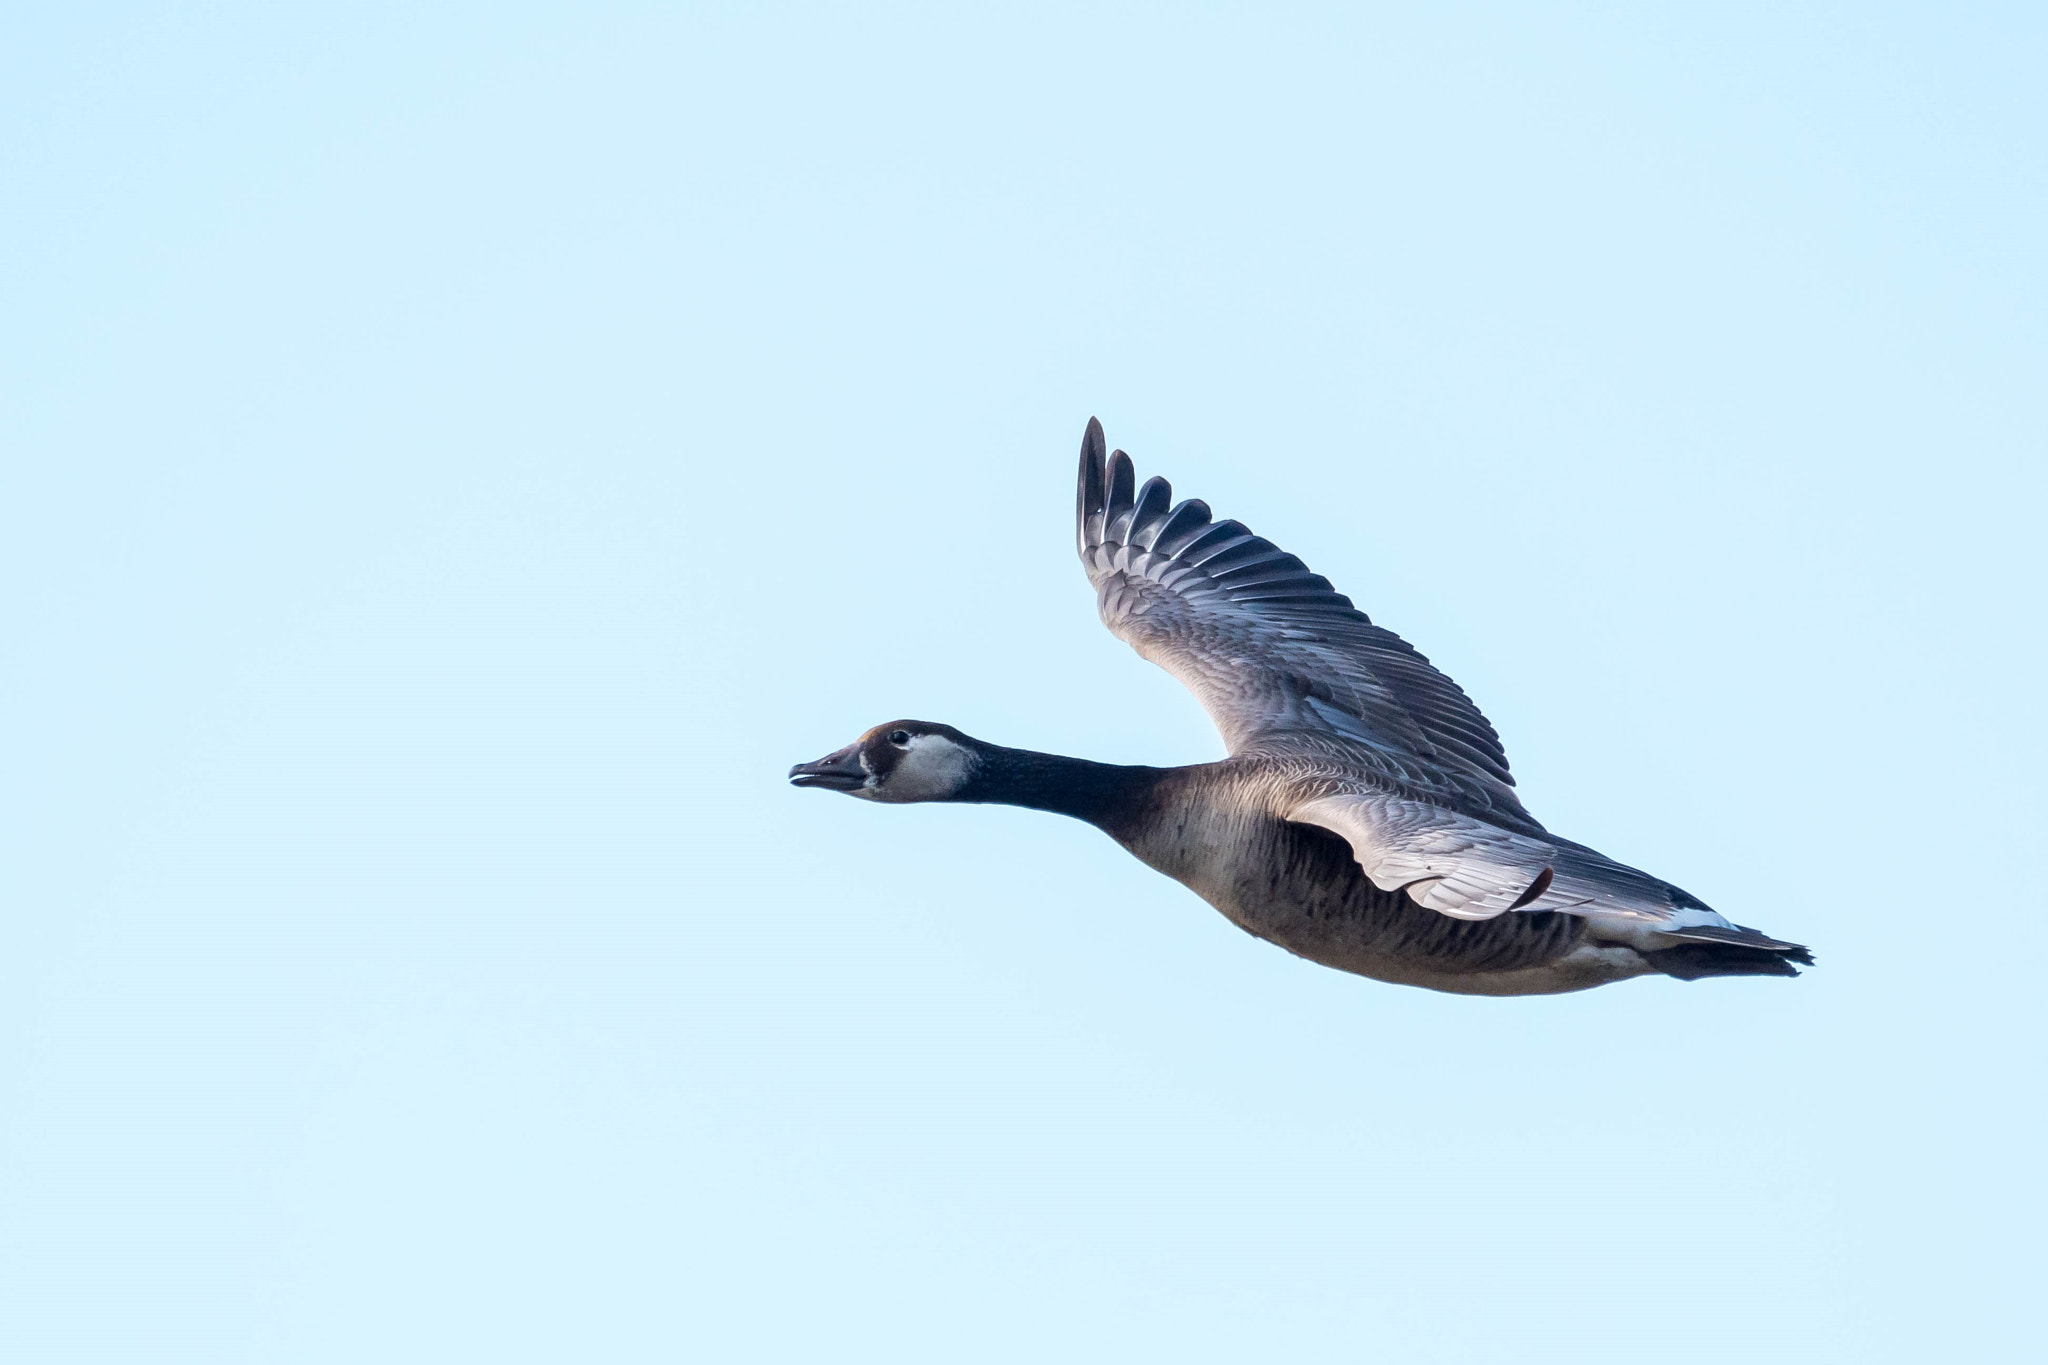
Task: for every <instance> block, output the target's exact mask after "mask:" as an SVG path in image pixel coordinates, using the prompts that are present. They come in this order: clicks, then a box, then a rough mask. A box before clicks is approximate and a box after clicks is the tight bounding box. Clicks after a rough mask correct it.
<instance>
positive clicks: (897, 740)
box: [889, 730, 910, 749]
mask: <svg viewBox="0 0 2048 1365" xmlns="http://www.w3.org/2000/svg"><path fill="white" fill-rule="evenodd" d="M889 742H890V743H891V744H893V745H895V746H896V747H897V748H899V749H908V748H909V747H910V731H908V730H891V731H890V732H889Z"/></svg>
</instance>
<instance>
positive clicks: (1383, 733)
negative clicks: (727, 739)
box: [789, 419, 1813, 995]
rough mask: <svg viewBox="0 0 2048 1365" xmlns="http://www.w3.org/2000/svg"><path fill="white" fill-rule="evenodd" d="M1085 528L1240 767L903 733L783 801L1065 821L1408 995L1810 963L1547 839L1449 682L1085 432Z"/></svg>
mask: <svg viewBox="0 0 2048 1365" xmlns="http://www.w3.org/2000/svg"><path fill="white" fill-rule="evenodd" d="M1077 521H1078V531H1079V537H1080V550H1081V563H1082V564H1083V566H1084V567H1085V568H1086V569H1087V571H1088V581H1089V582H1090V583H1091V584H1093V585H1094V587H1095V595H1096V602H1097V605H1098V607H1099V609H1100V611H1101V614H1102V622H1103V624H1104V625H1106V626H1108V627H1109V629H1110V630H1111V631H1112V632H1113V633H1114V634H1116V635H1117V636H1118V637H1120V638H1121V639H1123V640H1124V641H1125V642H1126V643H1127V644H1129V645H1130V646H1131V647H1132V648H1133V649H1135V650H1137V651H1138V653H1140V654H1142V655H1143V656H1144V657H1145V658H1147V659H1150V660H1151V661H1152V662H1153V663H1156V664H1158V665H1159V666H1160V667H1161V668H1164V669H1165V670H1166V671H1167V672H1169V673H1171V674H1172V675H1173V676H1174V677H1176V678H1178V679H1179V680H1180V681H1181V682H1182V683H1183V684H1184V685H1186V687H1187V688H1188V689H1189V690H1190V691H1192V692H1193V693H1194V694H1195V696H1196V697H1197V698H1198V699H1200V701H1201V703H1202V706H1203V708H1204V709H1205V710H1207V711H1208V713H1209V717H1210V719H1211V720H1213V721H1214V722H1215V724H1216V728H1217V729H1218V730H1220V731H1222V732H1223V739H1224V741H1225V743H1226V745H1227V746H1228V747H1229V750H1230V756H1229V757H1228V758H1226V759H1223V760H1222V761H1221V762H1218V763H1196V764H1190V765H1188V766H1186V767H1180V768H1149V767H1126V766H1120V765H1114V764H1107V763H1092V762H1090V761H1088V760H1087V759H1080V758H1065V757H1061V756H1059V755H1056V754H1040V753H1032V752H1029V751H1027V750H1022V749H1006V748H1002V747H1001V746H999V745H994V744H988V743H985V742H983V741H981V740H978V739H974V738H971V737H969V736H967V735H964V734H962V733H961V732H960V731H958V730H956V729H954V728H953V727H952V726H950V725H939V724H934V723H932V722H929V721H917V720H899V721H891V722H890V723H888V724H886V725H878V726H876V727H875V728H874V729H872V730H870V731H868V732H867V733H866V734H864V735H862V736H861V737H860V738H859V739H858V740H855V741H854V742H853V743H852V744H849V745H848V746H846V747H845V748H844V749H841V750H839V751H838V752H836V753H833V754H829V755H827V756H826V757H824V758H821V759H819V760H818V761H817V762H815V763H799V764H798V765H797V766H795V767H794V768H792V769H790V773H789V777H790V781H791V782H792V783H794V784H795V785H797V786H800V787H824V788H827V789H829V790H832V791H841V792H845V793H847V794H848V795H850V796H858V797H861V798H863V799H865V800H869V801H884V802H909V801H961V802H994V803H998V804H1001V805H1009V806H1027V807H1030V808H1031V809H1034V810H1045V811H1055V812H1058V813H1059V814H1062V815H1071V816H1074V817H1076V818H1078V819H1081V820H1085V821H1087V822H1088V823H1089V824H1092V825H1094V826H1095V827H1096V828H1098V829H1100V830H1102V831H1103V832H1104V833H1106V834H1108V835H1109V836H1110V838H1112V839H1114V840H1116V841H1117V842H1118V843H1120V844H1122V845H1123V846H1124V847H1125V848H1126V849H1128V850H1130V852H1131V853H1132V854H1134V855H1136V857H1137V858H1138V859H1139V860H1140V861H1141V862H1143V863H1145V864H1146V865H1147V866H1149V867H1152V868H1154V869H1156V870H1158V871H1160V872H1163V873H1165V874H1166V875H1167V876H1169V877H1171V878H1173V879H1174V880H1175V881H1177V882H1180V883H1182V884H1183V885H1185V886H1187V887H1188V888H1189V889H1190V890H1192V891H1194V892H1195V894H1197V895H1199V896H1200V897H1202V899H1204V900H1206V901H1208V902H1209V903H1210V904H1211V905H1213V906H1215V907H1216V908H1217V909H1218V910H1221V911H1222V912H1223V913H1224V914H1225V915H1226V916H1228V917H1229V918H1230V920H1231V921H1232V922H1234V923H1235V924H1237V925H1238V926H1239V927H1240V928H1242V929H1245V930H1246V931H1248V932H1249V933H1252V934H1255V935H1257V936H1258V937H1260V938H1264V939H1270V940H1271V941H1272V942H1274V943H1277V944H1279V945H1280V946H1281V947H1283V948H1286V949H1287V950H1288V951H1290V952H1293V953H1296V954H1299V955H1300V956H1302V957H1305V958H1307V959H1309V960H1310V961H1312V962H1319V963H1322V964H1323V965H1325V966H1329V967H1335V968H1338V969H1340V970H1342V971H1347V972H1356V973H1357V974H1358V975H1360V976H1368V977H1372V978H1374V979H1376V980H1380V981H1389V982H1395V983H1398V984H1401V985H1408V986H1422V987H1427V988H1429V989H1433V990H1439V991H1451V992H1456V993H1460V994H1466V995H1544V994H1551V993H1555V992H1559V991H1576V990H1584V989H1586V988H1587V987H1590V986H1600V985H1605V984H1606V983H1607V982H1610V981H1620V980H1623V979H1625V978H1627V977H1632V976H1644V975H1650V974H1656V973H1661V974H1663V975H1665V976H1674V977H1677V978H1679V979H1680V980H1682V981H1692V980H1696V979H1698V978H1700V977H1708V976H1797V975H1799V973H1798V971H1797V970H1796V969H1795V968H1794V967H1793V965H1792V964H1793V963H1811V962H1812V961H1813V959H1812V957H1811V955H1810V954H1809V953H1808V952H1807V950H1806V949H1805V948H1803V947H1801V946H1800V945H1798V944H1796V943H1784V942H1780V941H1779V940H1777V939H1774V938H1770V937H1768V936H1766V935H1764V934H1761V933H1759V932H1757V931H1756V930H1754V929H1747V928H1744V927H1742V926H1741V925H1738V924H1731V923H1729V922H1728V921H1727V920H1726V919H1723V918H1722V917H1721V916H1720V915H1719V914H1717V913H1716V912H1715V911H1713V910H1712V909H1710V908H1708V906H1707V905H1706V904H1705V903H1704V902H1702V901H1700V900H1699V899H1698V898H1697V897H1695V896H1692V895H1689V894H1688V893H1686V892H1684V891H1681V890H1680V889H1679V888H1677V887H1675V886H1673V885H1671V884H1670V883H1669V882H1665V881H1660V880H1658V879H1657V878H1655V877H1652V876H1650V875H1649V874H1648V873H1646V872H1638V871H1637V870H1636V869H1635V868H1632V867H1626V866H1624V865H1622V864H1621V863H1617V862H1614V861H1613V860H1611V859H1609V858H1607V857H1605V856H1603V855H1601V854H1599V853H1596V852H1595V851H1593V850H1592V849H1590V848H1587V847H1586V846H1585V845H1584V844H1575V843H1573V842H1572V841H1571V840H1569V839H1561V838H1559V837H1558V836H1556V835H1554V834H1552V833H1550V832H1549V831H1548V830H1546V829H1544V828H1543V826H1542V825H1540V824H1538V823H1537V822H1536V818H1535V817H1534V816H1532V815H1530V814H1529V812H1528V811H1527V810H1525V809H1524V808H1523V806H1522V801H1521V798H1520V797H1519V796H1517V795H1516V794H1515V787H1514V778H1513V777H1512V776H1510V775H1509V773H1508V760H1507V755H1506V754H1505V753H1504V752H1503V751H1502V749H1501V743H1500V737H1499V736H1498V735H1496V734H1495V733H1494V729H1493V726H1492V725H1490V724H1488V723H1487V720H1486V717H1484V716H1482V715H1481V714H1480V713H1479V708H1478V707H1476V706H1474V705H1473V704H1472V702H1471V700H1470V699H1469V698H1468V697H1466V695H1465V693H1464V692H1463V691H1462V690H1461V689H1460V688H1459V687H1458V685H1457V684H1456V683H1454V682H1452V681H1451V680H1450V679H1449V678H1447V677H1445V676H1444V675H1443V674H1442V673H1439V672H1438V671H1437V670H1436V669H1434V668H1432V667H1431V666H1430V663H1429V661H1428V660H1427V659H1425V658H1423V657H1422V655H1420V654H1418V653H1416V652H1415V650H1414V649H1413V648H1412V647H1411V646H1410V645H1409V644H1408V643H1407V642H1406V641H1404V640H1403V639H1401V637H1400V636H1398V635H1395V634H1394V633H1393V632H1392V631H1389V630H1386V629H1384V628H1382V627H1380V626H1376V625H1374V624H1373V623H1372V622H1371V620H1369V619H1368V618H1367V617H1366V614H1365V613H1364V612H1362V611H1360V610H1358V609H1357V608H1356V607H1354V606H1352V605H1351V599H1350V598H1348V597H1345V596H1343V595H1342V594H1340V593H1338V592H1337V591H1336V590H1335V589H1333V588H1332V587H1331V586H1330V583H1329V580H1327V579H1325V578H1322V577H1321V576H1319V575H1317V574H1313V573H1310V572H1309V570H1308V566H1307V565H1305V564H1303V563H1302V562H1301V561H1300V560H1299V559H1296V558H1295V557H1294V556H1293V555H1291V554H1288V553H1286V552H1285V551H1283V550H1281V549H1280V548H1279V547H1277V546H1275V545H1274V544H1273V543H1272V542H1271V541H1268V540H1263V539H1261V538H1259V537H1258V536H1255V535H1253V534H1252V533H1251V532H1250V531H1249V530H1247V529H1245V527H1244V526H1243V525H1241V524H1240V523H1238V522H1235V521H1214V520H1212V519H1211V517H1210V513H1209V508H1208V505H1207V504H1205V503H1203V502H1201V501H1200V500H1199V499H1189V500H1188V501H1186V502H1182V503H1179V504H1175V503H1174V502H1173V490H1172V488H1171V487H1170V486H1169V485H1168V484H1167V482H1166V480H1164V479H1160V478H1153V479H1150V480H1147V481H1146V483H1145V485H1144V487H1142V488H1139V487H1137V486H1136V474H1135V472H1134V470H1133V468H1132V465H1131V460H1130V457H1129V456H1127V455H1125V454H1124V453H1123V452H1122V451H1121V450H1119V451H1116V452H1115V453H1113V454H1109V455H1105V454H1104V442H1103V438H1102V425H1101V424H1100V423H1099V422H1096V421H1094V420H1093V419H1090V421H1089V423H1088V430H1087V434H1086V436H1085V437H1084V438H1083V439H1082V443H1081V477H1080V490H1079V500H1078V507H1077Z"/></svg>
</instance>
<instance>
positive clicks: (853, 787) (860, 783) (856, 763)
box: [789, 744, 868, 792]
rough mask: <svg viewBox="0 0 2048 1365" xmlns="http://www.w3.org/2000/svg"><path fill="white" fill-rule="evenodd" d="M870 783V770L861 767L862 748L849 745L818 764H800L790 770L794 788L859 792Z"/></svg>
mask: <svg viewBox="0 0 2048 1365" xmlns="http://www.w3.org/2000/svg"><path fill="white" fill-rule="evenodd" d="M867 782H868V770H867V769H866V768H863V767H861V766H860V746H859V745H858V744H849V745H847V746H846V747H845V748H844V749H841V750H840V751H839V752H838V753H836V754H826V755H825V756H824V757H823V758H821V759H819V760H818V761H817V762H816V763H799V764H797V765H796V766H795V767H794V768H791V769H790V770H789V784H790V785H791V786H792V787H823V788H825V789H826V790H828V791H835V792H850V791H858V790H860V789H861V788H862V787H865V786H866V785H867Z"/></svg>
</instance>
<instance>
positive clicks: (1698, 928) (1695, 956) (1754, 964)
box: [1637, 924, 1813, 981]
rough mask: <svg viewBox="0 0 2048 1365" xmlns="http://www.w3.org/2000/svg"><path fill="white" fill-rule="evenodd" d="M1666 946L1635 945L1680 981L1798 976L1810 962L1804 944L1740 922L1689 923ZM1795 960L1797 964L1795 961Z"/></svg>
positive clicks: (1652, 964)
mask: <svg viewBox="0 0 2048 1365" xmlns="http://www.w3.org/2000/svg"><path fill="white" fill-rule="evenodd" d="M1666 937H1668V938H1671V939H1674V940H1676V942H1674V943H1673V944H1672V946H1670V947H1669V948H1652V949H1649V950H1647V951H1645V950H1642V949H1638V950H1637V951H1639V952H1642V954H1643V957H1644V958H1645V959H1646V960H1647V961H1648V962H1649V964H1650V965H1651V966H1652V967H1655V968H1656V969H1657V970H1658V971H1660V972H1662V973H1664V975H1666V976H1675V977H1677V978H1678V979H1679V980H1680V981H1698V980H1700V979H1701V978H1703V977H1709V976H1797V975H1799V968H1800V967H1811V966H1812V965H1813V954H1812V953H1811V952H1810V951H1808V950H1807V948H1806V946H1805V945H1804V944H1799V943H1785V942H1781V941H1780V940H1778V939H1774V938H1772V937H1770V936H1769V935H1767V934H1761V933H1758V932H1757V931H1756V930H1754V929H1745V928H1743V927H1742V926H1741V925H1739V924H1738V925H1730V926H1729V927H1727V928H1725V929H1724V928H1722V927H1720V926H1719V925H1706V924H1702V925H1692V926H1688V927H1687V928H1685V929H1682V930H1676V931H1672V932H1670V933H1668V934H1666ZM1795 964H1796V965H1795Z"/></svg>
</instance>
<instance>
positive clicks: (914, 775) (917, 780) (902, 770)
mask: <svg viewBox="0 0 2048 1365" xmlns="http://www.w3.org/2000/svg"><path fill="white" fill-rule="evenodd" d="M973 767H974V755H973V754H971V753H969V752H968V751H967V750H965V749H963V748H961V747H960V746H959V745H957V744H955V743H954V742H953V741H952V740H950V739H947V738H946V737H945V736H944V735H914V736H912V737H911V740H910V747H909V748H908V749H906V750H904V752H903V757H902V758H901V759H899V760H897V763H896V769H895V771H894V772H892V773H890V774H889V777H888V780H887V781H885V782H883V783H882V784H881V787H880V788H879V789H878V790H873V791H872V792H871V793H868V792H864V793H862V794H864V795H868V794H871V795H872V797H873V799H874V800H877V801H943V800H945V799H946V798H947V797H949V796H951V795H953V793H955V792H957V791H959V790H960V789H961V788H962V787H964V786H966V785H967V775H968V773H969V772H970V771H971V770H972V769H973ZM869 780H870V781H873V779H872V778H870V779H869Z"/></svg>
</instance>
